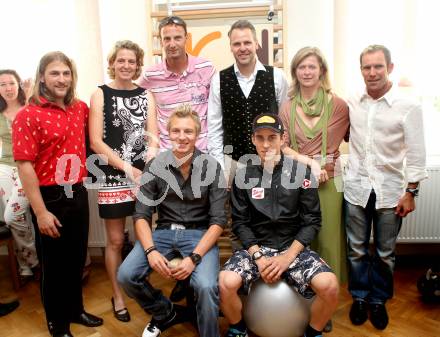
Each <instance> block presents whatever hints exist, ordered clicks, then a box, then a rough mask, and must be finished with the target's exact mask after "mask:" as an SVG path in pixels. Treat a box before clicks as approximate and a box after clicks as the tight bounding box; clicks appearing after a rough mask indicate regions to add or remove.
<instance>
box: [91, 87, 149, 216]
mask: <svg viewBox="0 0 440 337" xmlns="http://www.w3.org/2000/svg"><path fill="white" fill-rule="evenodd" d="M100 88H101V89H102V91H103V93H104V111H103V115H104V125H103V140H104V142H105V143H106V144H107V145H108V146H109V147H110V148H111V149H112V150H113V151H114V152H115V153H117V154H118V155H119V157H120V158H121V159H122V160H124V161H125V162H127V163H130V164H131V165H132V166H134V167H136V168H138V169H140V170H143V168H144V166H145V154H146V147H147V145H146V141H145V122H146V119H147V111H148V98H147V92H146V91H145V89H143V88H136V89H133V90H118V89H113V88H110V87H109V86H107V85H102V86H100ZM95 165H96V167H97V168H98V169H99V170H100V171H101V172H99V171H98V170H97V173H98V174H95V177H96V178H98V182H99V183H100V188H99V191H98V205H99V215H100V216H101V218H104V219H114V218H122V217H126V216H130V215H131V214H132V213H133V211H134V201H135V184H134V183H133V182H132V181H131V180H130V179H129V178H128V177H127V175H126V174H125V172H123V171H121V170H118V169H116V168H114V167H113V166H111V165H108V164H107V163H103V162H102V160H100V163H95ZM91 171H92V170H91ZM91 174H92V175H93V174H94V172H91Z"/></svg>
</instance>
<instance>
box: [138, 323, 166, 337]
mask: <svg viewBox="0 0 440 337" xmlns="http://www.w3.org/2000/svg"><path fill="white" fill-rule="evenodd" d="M160 333H161V331H160V329H159V328H158V327H157V325H156V322H155V321H154V320H151V322H150V323H148V324H147V326H146V327H145V329H144V332H143V333H142V337H157V336H159V335H160Z"/></svg>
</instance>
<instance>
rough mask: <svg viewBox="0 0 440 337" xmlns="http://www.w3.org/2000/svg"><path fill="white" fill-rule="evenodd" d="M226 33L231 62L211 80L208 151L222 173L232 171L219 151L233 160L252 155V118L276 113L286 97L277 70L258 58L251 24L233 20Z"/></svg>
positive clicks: (284, 81) (285, 84)
mask: <svg viewBox="0 0 440 337" xmlns="http://www.w3.org/2000/svg"><path fill="white" fill-rule="evenodd" d="M228 36H229V41H230V47H231V52H232V54H233V55H234V58H235V63H234V64H233V65H232V66H230V67H229V68H226V69H224V70H222V71H220V72H219V73H218V74H216V75H215V76H214V77H213V79H212V82H211V89H210V94H209V102H208V152H209V154H211V155H212V156H213V157H214V158H216V159H217V160H218V161H219V162H220V163H221V164H222V165H224V166H225V171H226V172H228V171H232V172H233V171H235V169H232V170H230V167H231V163H230V162H228V161H227V160H226V163H225V158H224V155H223V152H224V153H226V154H228V155H230V156H231V157H232V159H233V161H239V159H240V158H241V157H242V156H243V155H245V154H250V153H252V154H255V147H254V146H253V144H252V141H251V136H252V121H253V120H254V118H255V117H256V116H257V115H258V114H260V113H262V112H273V113H278V109H279V107H280V105H281V103H283V101H284V100H285V99H286V98H287V87H288V85H287V81H286V78H285V76H284V74H283V72H282V70H281V69H278V68H274V67H271V66H267V65H263V64H262V63H261V62H260V61H259V60H258V58H257V49H258V41H257V34H256V31H255V27H254V26H253V25H252V23H250V22H249V21H247V20H238V21H236V22H235V23H234V24H233V25H232V26H231V29H230V30H229V32H228ZM231 146H232V148H231ZM224 147H225V151H223V148H224ZM243 159H244V158H243ZM235 166H236V165H232V167H235ZM232 176H233V174H232V175H230V179H231V178H232Z"/></svg>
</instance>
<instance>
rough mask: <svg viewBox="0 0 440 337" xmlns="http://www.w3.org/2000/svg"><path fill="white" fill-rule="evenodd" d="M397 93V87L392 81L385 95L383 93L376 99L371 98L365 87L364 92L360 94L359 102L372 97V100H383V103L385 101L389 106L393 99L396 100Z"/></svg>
mask: <svg viewBox="0 0 440 337" xmlns="http://www.w3.org/2000/svg"><path fill="white" fill-rule="evenodd" d="M397 95H398V89H397V88H396V87H395V85H394V83H392V86H391V88H390V90H388V91H387V92H386V93H385V95H383V96H382V97H380V98H378V99H376V100H375V99H373V98H372V97H371V96H370V95H369V94H368V92H367V88H365V89H364V93H363V94H362V96H361V102H362V101H364V100H365V99H368V98H369V99H372V100H374V101H377V102H379V101H384V102H385V103H387V104H388V105H389V106H390V107H391V106H392V105H393V103H394V101H395V100H396V98H397Z"/></svg>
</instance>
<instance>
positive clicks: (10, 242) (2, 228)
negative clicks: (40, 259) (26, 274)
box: [0, 221, 21, 291]
mask: <svg viewBox="0 0 440 337" xmlns="http://www.w3.org/2000/svg"><path fill="white" fill-rule="evenodd" d="M3 245H5V246H7V247H8V257H9V267H10V270H11V277H12V283H13V286H14V290H15V291H17V290H18V289H20V286H21V281H20V275H19V272H18V268H17V258H16V256H15V249H14V239H13V238H12V233H11V231H10V230H9V228H8V227H6V223H4V222H3V221H0V246H3Z"/></svg>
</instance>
